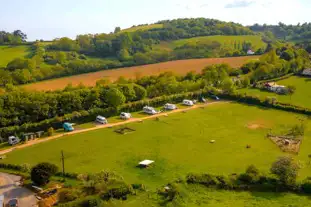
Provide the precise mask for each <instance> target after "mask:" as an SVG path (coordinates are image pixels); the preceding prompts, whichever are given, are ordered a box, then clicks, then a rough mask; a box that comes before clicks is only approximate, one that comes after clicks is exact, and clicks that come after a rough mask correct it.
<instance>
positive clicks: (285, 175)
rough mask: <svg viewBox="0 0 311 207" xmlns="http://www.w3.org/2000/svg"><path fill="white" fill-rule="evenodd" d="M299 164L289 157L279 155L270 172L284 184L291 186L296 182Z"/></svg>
mask: <svg viewBox="0 0 311 207" xmlns="http://www.w3.org/2000/svg"><path fill="white" fill-rule="evenodd" d="M298 169H299V166H298V165H297V164H296V163H295V161H294V160H293V158H291V157H280V158H279V159H278V160H277V161H275V162H274V163H273V164H272V166H271V169H270V170H271V173H273V174H275V175H276V176H278V177H279V180H280V181H281V182H282V183H283V184H284V185H285V186H292V185H294V184H295V182H296V178H297V176H298Z"/></svg>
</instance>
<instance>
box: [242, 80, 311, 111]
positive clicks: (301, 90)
mask: <svg viewBox="0 0 311 207" xmlns="http://www.w3.org/2000/svg"><path fill="white" fill-rule="evenodd" d="M277 83H278V84H279V85H285V86H288V85H293V86H295V87H296V91H295V93H294V94H293V95H292V97H290V96H285V95H278V94H276V93H271V92H268V91H261V90H258V89H253V88H249V89H241V90H239V91H240V92H241V93H247V94H249V95H254V96H256V95H257V96H260V97H262V98H265V97H276V98H277V100H278V101H281V102H284V103H290V104H293V105H297V106H302V107H306V108H310V109H311V93H310V92H309V89H310V88H311V79H310V78H305V77H299V76H292V77H290V78H287V79H284V80H280V81H278V82H277Z"/></svg>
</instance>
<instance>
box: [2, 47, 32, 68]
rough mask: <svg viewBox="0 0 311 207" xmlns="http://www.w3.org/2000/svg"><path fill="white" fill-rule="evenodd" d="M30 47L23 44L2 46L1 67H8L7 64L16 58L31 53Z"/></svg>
mask: <svg viewBox="0 0 311 207" xmlns="http://www.w3.org/2000/svg"><path fill="white" fill-rule="evenodd" d="M29 51H30V47H29V46H27V45H22V46H0V57H1V58H0V67H6V66H7V64H8V63H9V62H10V61H12V60H13V59H15V58H24V57H25V56H27V55H28V54H29Z"/></svg>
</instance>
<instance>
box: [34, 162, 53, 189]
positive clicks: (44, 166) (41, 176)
mask: <svg viewBox="0 0 311 207" xmlns="http://www.w3.org/2000/svg"><path fill="white" fill-rule="evenodd" d="M56 172H57V166H55V165H54V164H50V163H39V164H37V165H36V166H34V167H33V168H32V169H31V173H30V175H31V180H32V181H33V182H34V183H35V184H37V185H39V186H43V185H46V184H47V183H48V182H49V181H50V177H51V176H52V175H54V174H55V173H56Z"/></svg>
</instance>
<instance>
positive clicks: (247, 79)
mask: <svg viewBox="0 0 311 207" xmlns="http://www.w3.org/2000/svg"><path fill="white" fill-rule="evenodd" d="M249 85H250V80H249V78H248V77H247V76H246V77H244V78H243V79H242V86H243V87H244V88H247V87H248V86H249Z"/></svg>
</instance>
